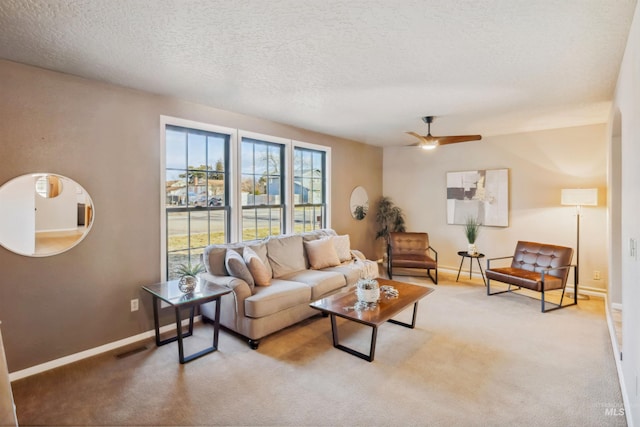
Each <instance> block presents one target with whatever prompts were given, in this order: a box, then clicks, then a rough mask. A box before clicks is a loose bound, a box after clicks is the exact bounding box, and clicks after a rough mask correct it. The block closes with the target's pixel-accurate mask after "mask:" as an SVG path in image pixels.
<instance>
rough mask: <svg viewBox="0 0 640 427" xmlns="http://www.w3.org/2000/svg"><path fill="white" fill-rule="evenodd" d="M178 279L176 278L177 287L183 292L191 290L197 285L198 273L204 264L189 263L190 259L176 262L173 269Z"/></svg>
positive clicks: (202, 269)
mask: <svg viewBox="0 0 640 427" xmlns="http://www.w3.org/2000/svg"><path fill="white" fill-rule="evenodd" d="M173 271H174V272H175V273H176V274H177V275H178V276H180V280H178V288H180V290H181V291H182V292H184V293H189V292H193V290H194V289H195V288H196V286H197V285H198V274H199V273H202V272H203V271H204V266H203V265H202V264H200V263H198V264H195V265H194V264H191V261H188V262H186V263H182V264H178V266H176V268H175V269H174V270H173Z"/></svg>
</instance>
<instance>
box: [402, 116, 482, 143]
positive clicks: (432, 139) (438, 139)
mask: <svg viewBox="0 0 640 427" xmlns="http://www.w3.org/2000/svg"><path fill="white" fill-rule="evenodd" d="M422 121H423V122H425V123H426V124H427V135H425V136H423V135H419V134H417V133H415V132H407V133H408V134H409V135H411V136H415V137H416V138H418V139H419V140H420V142H417V143H415V144H411V147H420V148H422V149H423V150H433V149H434V148H436V147H437V146H439V145H445V144H455V143H458V142H467V141H479V140H481V139H482V136H481V135H452V136H433V135H431V123H432V122H433V116H425V117H423V118H422Z"/></svg>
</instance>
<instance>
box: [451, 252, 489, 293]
mask: <svg viewBox="0 0 640 427" xmlns="http://www.w3.org/2000/svg"><path fill="white" fill-rule="evenodd" d="M458 255H460V257H461V258H460V267H459V268H458V276H457V277H456V282H457V281H458V279H459V278H460V270H462V263H464V259H465V258H469V279H471V272H472V271H473V259H474V258H475V259H476V260H477V261H478V268H479V269H480V275H481V276H482V283H484V285H485V286H487V281H486V280H485V278H484V272H483V271H482V265H480V258H484V254H481V253H477V254H475V255H471V254H469V253H468V252H467V251H458Z"/></svg>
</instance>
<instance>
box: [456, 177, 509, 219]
mask: <svg viewBox="0 0 640 427" xmlns="http://www.w3.org/2000/svg"><path fill="white" fill-rule="evenodd" d="M470 217H471V218H477V219H478V222H480V224H482V225H484V226H494V227H508V226H509V169H481V170H474V171H462V172H447V224H462V225H464V224H465V223H466V221H467V219H468V218H470Z"/></svg>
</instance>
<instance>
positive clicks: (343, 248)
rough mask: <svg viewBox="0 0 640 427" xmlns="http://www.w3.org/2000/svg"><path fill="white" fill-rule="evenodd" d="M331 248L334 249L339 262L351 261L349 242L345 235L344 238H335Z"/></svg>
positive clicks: (347, 236)
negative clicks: (333, 247)
mask: <svg viewBox="0 0 640 427" xmlns="http://www.w3.org/2000/svg"><path fill="white" fill-rule="evenodd" d="M333 246H335V248H336V253H337V254H338V258H339V259H340V262H345V261H350V260H351V241H350V240H349V235H348V234H345V235H344V236H335V237H334V238H333Z"/></svg>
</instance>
